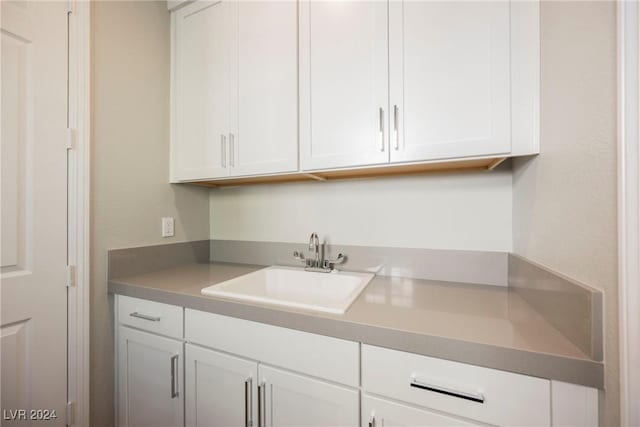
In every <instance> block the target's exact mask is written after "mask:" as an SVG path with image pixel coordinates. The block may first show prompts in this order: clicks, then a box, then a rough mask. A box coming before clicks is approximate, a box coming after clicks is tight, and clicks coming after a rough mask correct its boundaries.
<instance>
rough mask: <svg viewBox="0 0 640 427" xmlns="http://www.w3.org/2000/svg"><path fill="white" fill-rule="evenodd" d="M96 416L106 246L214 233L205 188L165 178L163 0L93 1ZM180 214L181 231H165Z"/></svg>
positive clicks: (108, 351)
mask: <svg viewBox="0 0 640 427" xmlns="http://www.w3.org/2000/svg"><path fill="white" fill-rule="evenodd" d="M92 13H93V15H92V23H91V25H92V27H93V28H92V31H93V35H92V37H93V39H92V61H93V69H92V83H93V88H92V89H93V92H92V98H93V118H92V120H93V123H92V125H93V141H92V144H93V145H92V150H93V163H92V169H93V170H92V173H93V177H92V178H93V188H92V191H93V204H92V206H91V208H92V239H93V240H92V249H91V250H92V261H93V262H92V283H91V420H92V425H93V426H95V427H103V426H111V425H113V422H114V417H113V409H114V406H113V403H114V402H113V372H114V370H113V331H112V329H113V327H112V311H111V310H112V307H111V304H110V302H109V301H108V298H107V283H106V274H107V272H106V260H107V249H108V248H118V247H130V246H139V245H148V244H158V243H169V242H177V241H184V240H195V239H206V238H208V236H209V225H208V218H209V207H208V193H207V192H206V191H203V190H201V189H198V188H194V187H186V186H175V185H170V184H168V180H169V158H168V154H169V55H170V48H169V13H168V12H167V10H166V3H165V2H146V1H145V2H133V1H130V2H111V1H97V2H94V3H93V11H92ZM162 216H174V217H175V220H176V223H175V234H176V235H175V237H174V238H170V239H163V238H161V237H160V217H162Z"/></svg>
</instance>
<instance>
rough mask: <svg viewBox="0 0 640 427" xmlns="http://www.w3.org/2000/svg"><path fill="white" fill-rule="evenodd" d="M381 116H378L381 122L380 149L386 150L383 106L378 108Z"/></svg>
mask: <svg viewBox="0 0 640 427" xmlns="http://www.w3.org/2000/svg"><path fill="white" fill-rule="evenodd" d="M378 112H379V114H380V117H378V120H379V122H380V129H379V132H380V151H384V110H383V109H382V107H380V109H379V110H378Z"/></svg>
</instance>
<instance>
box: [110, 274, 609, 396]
mask: <svg viewBox="0 0 640 427" xmlns="http://www.w3.org/2000/svg"><path fill="white" fill-rule="evenodd" d="M259 268H262V267H261V266H255V265H246V264H225V263H208V264H196V263H194V264H188V265H185V266H181V267H175V268H171V269H165V270H159V271H155V272H151V273H145V274H139V275H133V276H127V277H120V278H114V279H111V280H110V281H109V292H110V293H113V294H121V295H128V296H132V297H137V298H145V299H149V300H153V301H158V302H163V303H168V304H174V305H179V306H184V307H187V308H192V309H196V310H202V311H208V312H212V313H218V314H222V315H227V316H233V317H237V318H242V319H247V320H253V321H257V322H263V323H268V324H272V325H276V326H283V327H287V328H292V329H297V330H301V331H306V332H312V333H317V334H322V335H328V336H332V337H337V338H342V339H347V340H352V341H359V342H362V343H366V344H372V345H377V346H381V347H388V348H393V349H397V350H402V351H408V352H412V353H417V354H423V355H426V356H432V357H438V358H442V359H448V360H455V361H458V362H463V363H470V364H474V365H479V366H485V367H489V368H495V369H500V370H504V371H510V372H516V373H521V374H526V375H532V376H536V377H541V378H548V379H554V380H560V381H566V382H570V383H575V384H581V385H586V386H590V387H596V388H602V387H603V376H604V370H603V364H602V362H599V361H596V360H592V359H591V358H589V357H588V356H587V355H586V354H585V353H584V352H583V351H581V350H580V349H579V348H578V347H577V346H575V345H574V344H573V343H571V341H569V340H568V339H567V338H566V337H565V336H564V335H562V334H561V333H560V332H559V331H558V330H556V329H555V328H554V327H553V326H551V325H550V324H549V323H548V322H547V321H546V320H545V319H544V318H543V317H542V316H541V315H540V314H539V313H538V312H537V311H535V310H534V309H533V308H532V307H531V306H530V305H528V304H527V303H526V302H525V301H524V300H523V299H522V298H521V297H520V296H519V295H518V294H516V293H515V292H512V291H510V290H509V288H507V287H499V286H486V285H472V284H458V283H452V282H440V281H432V280H420V279H408V278H401V277H384V276H376V277H375V278H374V279H373V280H372V281H371V282H370V283H369V285H368V286H367V287H366V288H365V290H364V291H363V292H362V293H361V294H360V296H359V297H358V298H357V299H356V301H355V302H354V303H353V305H352V306H351V308H349V310H348V311H347V312H346V313H345V314H343V315H334V314H324V313H312V312H307V311H302V310H294V309H288V308H283V307H277V306H272V305H260V304H250V303H245V302H238V301H231V300H225V299H223V298H216V297H210V296H204V295H202V294H201V293H200V290H201V289H202V288H204V287H207V286H210V285H212V284H215V283H219V282H222V281H225V280H228V279H231V278H234V277H237V276H240V275H243V274H246V273H249V272H251V271H255V270H257V269H259Z"/></svg>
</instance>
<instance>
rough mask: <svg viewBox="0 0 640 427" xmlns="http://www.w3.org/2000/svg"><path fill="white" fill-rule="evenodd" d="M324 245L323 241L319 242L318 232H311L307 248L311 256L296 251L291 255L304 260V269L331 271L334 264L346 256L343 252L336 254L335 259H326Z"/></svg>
mask: <svg viewBox="0 0 640 427" xmlns="http://www.w3.org/2000/svg"><path fill="white" fill-rule="evenodd" d="M324 246H325V245H324V243H320V239H319V238H318V234H317V233H311V236H310V237H309V246H308V249H309V251H311V252H312V253H313V258H306V257H305V256H304V255H303V254H302V253H301V252H298V251H295V252H294V253H293V257H294V258H295V259H297V260H298V261H301V262H304V269H305V270H306V271H315V272H320V273H331V272H332V271H334V269H335V265H336V264H341V263H343V262H344V261H345V260H346V259H347V257H346V256H345V255H343V254H338V256H337V258H336V259H326V258H325V257H324Z"/></svg>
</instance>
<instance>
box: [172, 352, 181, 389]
mask: <svg viewBox="0 0 640 427" xmlns="http://www.w3.org/2000/svg"><path fill="white" fill-rule="evenodd" d="M179 394H180V392H179V391H178V355H177V354H176V355H175V356H171V398H172V399H175V398H176V397H178V395H179Z"/></svg>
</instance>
